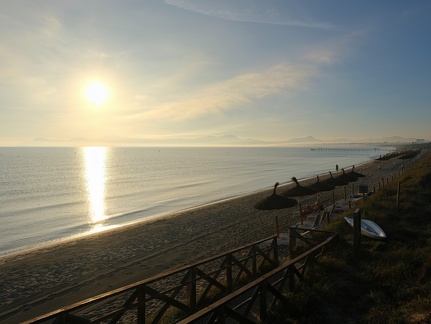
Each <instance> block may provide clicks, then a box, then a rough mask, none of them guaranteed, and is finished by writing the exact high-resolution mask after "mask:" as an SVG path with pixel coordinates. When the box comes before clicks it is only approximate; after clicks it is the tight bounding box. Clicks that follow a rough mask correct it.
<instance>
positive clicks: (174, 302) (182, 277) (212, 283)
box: [25, 236, 279, 323]
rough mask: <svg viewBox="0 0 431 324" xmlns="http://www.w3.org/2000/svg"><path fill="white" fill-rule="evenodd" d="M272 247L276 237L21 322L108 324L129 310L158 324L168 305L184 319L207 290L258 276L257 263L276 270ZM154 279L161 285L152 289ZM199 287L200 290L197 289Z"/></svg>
mask: <svg viewBox="0 0 431 324" xmlns="http://www.w3.org/2000/svg"><path fill="white" fill-rule="evenodd" d="M277 249H278V245H277V236H272V237H269V238H266V239H262V240H259V241H257V242H254V243H251V244H248V245H245V246H243V247H240V248H238V249H234V250H231V251H229V252H226V253H224V254H220V255H217V256H214V257H211V258H208V259H205V260H203V261H200V262H197V263H194V264H192V265H189V266H185V267H181V268H178V269H175V270H172V271H169V272H165V273H163V274H160V275H158V276H155V277H152V278H149V279H145V280H142V281H139V282H136V283H134V284H131V285H127V286H124V287H121V288H118V289H115V290H112V291H109V292H107V293H104V294H101V295H98V296H95V297H92V298H88V299H86V300H83V301H81V302H77V303H75V304H72V305H69V306H67V307H64V308H62V309H59V310H57V311H54V312H51V313H48V314H45V315H43V316H39V317H37V318H34V319H32V320H30V321H27V322H25V323H42V322H45V321H47V320H52V319H55V322H56V323H72V322H76V320H80V321H86V322H88V323H99V322H101V321H102V320H104V321H105V320H109V322H110V323H116V322H117V321H118V320H119V319H121V318H122V317H123V315H124V314H125V313H126V312H129V311H130V310H134V311H135V312H136V316H135V317H136V321H137V322H139V323H141V322H144V321H146V320H147V319H148V318H149V317H150V316H152V321H151V322H152V323H157V322H158V321H159V320H160V319H162V317H163V316H164V314H165V313H166V311H167V310H168V309H169V308H175V309H177V310H179V311H180V312H181V314H183V315H180V318H181V317H183V318H184V317H186V316H189V315H191V314H192V313H193V312H196V311H198V310H199V309H201V308H202V307H205V306H206V305H207V304H208V302H207V300H208V294H209V292H210V291H211V290H214V289H215V290H216V291H218V292H219V298H221V297H223V296H225V295H226V294H229V293H231V292H232V291H234V289H237V288H238V287H241V285H243V284H245V283H244V282H243V280H244V278H246V279H248V281H250V280H254V279H255V278H257V277H258V276H259V274H261V273H260V272H259V269H260V268H261V267H262V266H265V265H267V266H269V269H271V268H272V269H274V268H276V267H277V266H278V265H279V261H278V250H277ZM214 262H219V265H218V266H215V267H213V268H212V269H206V268H208V267H210V266H211V264H212V263H214ZM166 280H172V281H174V282H176V284H174V285H172V286H170V287H166V285H164V284H161V282H162V281H166ZM158 283H159V286H161V287H157V286H158V285H157V284H158ZM198 286H199V287H200V288H201V290H200V291H198V288H199V287H198ZM202 288H203V289H202ZM161 289H163V290H161ZM199 294H200V295H199ZM114 298H117V299H119V300H122V302H121V306H116V308H115V310H114V311H110V312H109V313H107V311H103V310H102V311H100V313H101V314H99V315H97V314H96V315H95V316H94V315H91V316H88V315H82V313H86V312H87V309H90V308H91V309H93V308H97V305H98V304H103V303H106V302H109V301H110V300H111V299H114ZM155 301H158V302H159V303H161V304H162V305H161V306H160V307H158V308H157V309H156V311H155V312H154V309H153V314H151V315H150V314H149V313H150V312H149V308H151V303H154V302H155ZM153 308H154V307H153ZM90 317H91V318H90ZM72 318H73V319H72Z"/></svg>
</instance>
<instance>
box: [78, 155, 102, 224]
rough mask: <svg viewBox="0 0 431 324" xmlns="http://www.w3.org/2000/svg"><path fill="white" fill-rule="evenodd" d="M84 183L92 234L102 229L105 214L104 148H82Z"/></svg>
mask: <svg viewBox="0 0 431 324" xmlns="http://www.w3.org/2000/svg"><path fill="white" fill-rule="evenodd" d="M83 152H84V164H85V182H86V187H87V194H88V203H89V207H90V210H89V212H90V221H91V224H92V229H91V230H92V232H94V231H100V230H102V229H103V221H104V220H105V219H106V218H107V217H106V214H105V184H106V154H107V150H106V147H84V148H83Z"/></svg>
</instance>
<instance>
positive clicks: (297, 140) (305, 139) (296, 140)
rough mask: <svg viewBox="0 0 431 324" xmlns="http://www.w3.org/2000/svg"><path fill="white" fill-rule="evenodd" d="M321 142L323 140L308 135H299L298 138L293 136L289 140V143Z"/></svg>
mask: <svg viewBox="0 0 431 324" xmlns="http://www.w3.org/2000/svg"><path fill="white" fill-rule="evenodd" d="M317 142H318V143H320V142H322V140H319V139H317V138H315V137H313V136H306V137H297V138H291V139H290V140H288V141H287V143H290V144H293V143H317Z"/></svg>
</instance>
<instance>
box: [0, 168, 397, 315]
mask: <svg viewBox="0 0 431 324" xmlns="http://www.w3.org/2000/svg"><path fill="white" fill-rule="evenodd" d="M402 163H404V162H403V161H399V160H397V161H395V162H394V163H393V161H388V162H384V163H381V162H378V163H377V162H376V161H374V160H371V161H367V162H365V163H363V164H361V165H356V166H355V170H356V171H358V172H363V173H366V175H367V177H366V178H363V179H366V181H368V182H371V181H374V180H379V179H381V177H382V175H384V174H385V173H386V172H393V171H394V170H396V169H398V168H399V166H400V165H402ZM381 165H384V166H385V167H384V168H379V166H381ZM327 175H328V176H329V172H328V173H327ZM324 178H326V176H322V180H323V179H324ZM314 179H315V177H310V178H307V179H301V184H302V185H307V182H309V183H310V182H313V181H314ZM357 182H358V184H359V182H360V181H357ZM290 184H291V183H290V182H289V183H286V184H283V185H282V186H280V187H281V188H279V191H278V193H280V192H282V191H283V190H284V189H285V188H287V187H288V186H289V185H290ZM355 185H357V184H356V183H355ZM272 190H273V188H272V187H271V188H268V189H267V190H263V191H258V192H253V193H249V194H247V195H241V196H238V197H234V198H229V199H226V200H222V201H218V202H213V203H209V204H205V205H202V206H196V207H193V208H189V209H186V210H182V211H178V212H175V213H170V214H168V215H165V216H164V217H161V218H157V219H153V220H151V221H149V220H144V221H141V222H139V223H134V224H131V225H127V226H122V227H119V228H115V229H112V230H109V231H103V232H99V233H95V234H93V235H90V236H85V237H80V238H78V239H72V240H70V241H67V242H61V243H59V244H55V245H52V246H50V247H41V248H38V249H35V250H32V251H31V252H22V253H18V254H15V255H14V256H13V257H11V256H3V257H0V271H1V273H2V276H1V278H0V285H2V287H4V289H3V291H2V292H1V295H0V300H1V301H2V302H1V304H0V319H2V320H3V318H4V319H5V320H6V322H7V320H9V318H10V320H11V323H12V322H16V321H18V320H23V319H24V318H26V319H31V318H33V317H35V316H37V315H42V314H45V313H47V312H49V311H53V310H55V309H58V308H61V307H64V306H66V305H69V304H71V303H73V302H76V301H79V300H83V299H85V298H90V297H92V296H95V295H98V294H101V293H104V292H107V291H110V290H113V289H115V288H119V287H121V286H124V285H126V284H130V283H133V282H136V281H138V280H143V279H145V278H149V277H152V276H154V275H158V274H160V273H162V272H165V271H168V270H171V269H174V268H178V267H181V266H185V265H188V264H191V263H194V262H197V261H198V260H200V259H203V258H208V257H211V256H214V255H217V254H221V253H223V252H225V251H228V250H232V249H235V248H238V247H240V246H242V245H245V244H248V243H251V242H254V241H257V240H259V239H263V238H267V237H269V236H272V235H274V234H275V216H276V215H277V216H279V220H280V228H281V230H282V231H283V230H284V229H287V228H288V226H289V225H291V224H295V223H297V222H298V221H299V219H298V216H297V215H296V212H297V210H298V209H297V207H292V208H290V209H284V210H274V211H259V210H256V209H254V207H253V205H254V204H255V203H256V202H257V201H259V200H261V199H263V198H265V197H267V196H268V195H270V194H271V193H272ZM348 190H350V188H349V189H348ZM335 192H336V197H337V199H341V198H342V197H343V196H344V194H343V187H339V188H337V189H336V190H335ZM325 195H326V196H329V194H322V202H323V201H328V200H329V199H323V196H325ZM315 199H316V198H315V196H310V197H307V198H306V199H302V203H303V204H306V203H308V202H310V203H311V202H312V203H314V202H315ZM337 199H336V200H337Z"/></svg>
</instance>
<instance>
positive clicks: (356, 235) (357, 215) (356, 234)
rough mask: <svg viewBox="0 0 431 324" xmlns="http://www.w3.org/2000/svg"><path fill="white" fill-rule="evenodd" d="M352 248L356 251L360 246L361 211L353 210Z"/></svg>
mask: <svg viewBox="0 0 431 324" xmlns="http://www.w3.org/2000/svg"><path fill="white" fill-rule="evenodd" d="M353 246H354V248H355V250H358V249H359V247H360V246H361V210H360V209H359V208H357V209H355V212H354V213H353Z"/></svg>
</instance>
